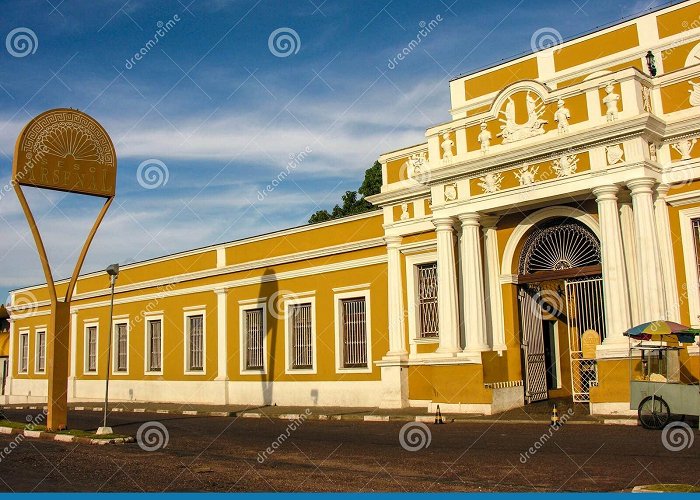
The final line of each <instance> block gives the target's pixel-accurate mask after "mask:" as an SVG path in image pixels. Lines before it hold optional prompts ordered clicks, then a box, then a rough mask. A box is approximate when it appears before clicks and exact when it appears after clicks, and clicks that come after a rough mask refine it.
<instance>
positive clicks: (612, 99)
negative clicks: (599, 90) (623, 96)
mask: <svg viewBox="0 0 700 500" xmlns="http://www.w3.org/2000/svg"><path fill="white" fill-rule="evenodd" d="M614 90H615V87H614V86H613V82H609V83H608V84H607V85H606V86H605V94H606V95H605V97H603V104H605V107H606V110H607V111H606V112H605V116H606V117H607V119H608V121H609V122H612V121H615V120H617V113H618V110H617V103H618V101H619V100H620V96H619V95H618V94H616V93H615V92H614Z"/></svg>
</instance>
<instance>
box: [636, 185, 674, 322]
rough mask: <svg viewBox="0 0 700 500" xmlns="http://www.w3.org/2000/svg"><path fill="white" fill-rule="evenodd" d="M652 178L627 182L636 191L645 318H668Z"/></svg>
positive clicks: (640, 287) (638, 256)
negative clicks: (655, 219) (655, 218)
mask: <svg viewBox="0 0 700 500" xmlns="http://www.w3.org/2000/svg"><path fill="white" fill-rule="evenodd" d="M655 183H656V181H655V180H654V179H651V178H641V179H634V180H632V181H629V182H628V183H627V186H628V187H629V188H630V191H631V192H632V206H633V208H634V226H635V227H634V229H635V234H636V237H637V252H638V255H637V276H638V277H639V278H640V279H639V290H638V293H639V305H640V313H641V318H640V319H641V320H642V321H653V320H657V319H666V310H665V309H666V308H665V304H664V303H665V298H664V283H663V279H664V277H663V274H662V272H661V256H660V254H659V240H658V237H657V232H656V224H655V222H654V201H653V198H652V187H653V186H654V184H655Z"/></svg>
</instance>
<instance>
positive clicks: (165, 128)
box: [0, 0, 658, 297]
mask: <svg viewBox="0 0 700 500" xmlns="http://www.w3.org/2000/svg"><path fill="white" fill-rule="evenodd" d="M657 4H658V2H652V1H651V0H644V1H621V0H618V1H609V2H598V1H593V0H575V1H574V0H560V1H547V2H542V1H535V0H527V1H500V0H498V1H492V2H473V1H468V0H456V1H455V0H443V1H439V0H438V1H430V2H426V1H424V0H402V1H399V0H394V1H391V2H389V3H386V1H385V0H382V1H378V2H375V1H360V0H358V1H352V2H341V1H333V0H325V1H324V0H291V1H268V0H262V1H225V0H194V1H192V0H179V1H178V0H176V1H145V0H129V1H128V2H126V3H125V2H124V0H117V1H110V0H105V1H99V2H94V1H71V0H22V1H12V2H8V1H3V2H2V17H0V35H2V38H1V39H0V41H4V42H5V43H4V44H3V45H0V186H7V185H8V184H9V180H10V175H9V174H10V169H11V165H12V153H13V148H14V142H15V140H16V138H17V135H18V133H19V131H20V130H21V128H22V126H23V125H24V124H25V123H26V122H27V121H29V120H30V119H31V118H32V117H33V116H35V115H36V114H38V113H40V112H42V111H45V110H46V109H50V108H55V107H73V108H77V109H80V110H82V111H85V112H87V113H88V114H90V115H92V116H93V117H94V118H96V119H97V120H98V121H99V122H101V123H102V124H103V125H104V126H105V128H106V129H107V131H108V132H109V133H110V135H111V137H112V139H113V141H114V143H115V146H116V149H117V155H118V160H119V170H118V184H117V198H116V201H115V204H114V205H113V207H112V208H111V210H110V212H109V214H108V215H107V218H106V219H105V221H104V223H103V225H102V226H101V228H100V230H99V232H98V235H97V237H96V238H95V240H94V242H93V246H92V248H91V250H90V253H89V255H88V258H87V260H86V262H85V266H84V267H83V271H84V272H88V271H94V270H98V269H102V268H104V267H105V266H106V265H107V264H109V263H111V262H119V263H122V264H124V263H128V262H134V261H140V260H144V259H147V258H151V257H155V256H159V255H163V254H167V253H172V252H176V251H181V250H187V249H190V248H195V247H200V246H204V245H209V244H214V243H219V242H224V241H230V240H234V239H238V238H242V237H245V236H251V235H255V234H260V233H264V232H269V231H274V230H277V229H282V228H286V227H290V226H296V225H300V224H304V223H305V222H306V221H307V219H308V217H309V215H310V214H311V213H312V212H313V211H315V210H317V209H320V208H331V207H332V206H333V205H334V204H335V203H336V202H337V201H338V200H339V199H340V196H341V194H342V193H343V192H345V191H346V190H350V189H356V188H357V187H358V186H359V184H360V182H361V180H362V176H363V172H364V170H365V169H366V168H368V167H369V166H371V165H372V163H373V162H374V160H375V159H376V158H377V157H378V155H379V154H380V153H382V152H384V151H390V150H392V149H397V148H400V147H403V146H407V145H411V144H415V143H418V142H421V141H422V140H424V132H425V129H426V128H427V127H428V126H430V125H431V124H434V123H439V122H444V121H446V120H448V119H449V113H448V110H449V107H450V103H449V89H448V81H449V79H450V78H451V77H454V76H456V75H458V74H460V73H465V72H469V71H472V70H475V69H478V68H480V67H483V66H487V65H491V64H494V63H497V62H498V61H499V60H501V59H504V58H509V57H512V56H514V55H517V54H519V53H523V52H529V51H530V50H531V37H532V35H533V33H535V32H536V31H537V30H538V29H540V28H553V29H555V30H557V31H558V32H559V33H561V35H562V36H563V37H564V38H565V39H566V38H570V37H572V36H574V35H576V34H579V33H581V32H584V31H590V30H592V29H594V28H596V27H597V26H600V25H603V24H606V23H611V22H614V21H616V20H619V19H620V18H623V17H625V16H630V15H635V14H638V13H641V12H643V11H644V10H646V9H649V8H651V7H655V6H657ZM437 16H440V19H442V20H441V21H439V23H438V26H437V27H436V28H435V29H434V30H433V31H432V32H431V33H430V34H429V35H428V36H427V38H426V39H425V40H424V41H423V42H422V43H421V44H420V45H419V47H418V48H417V49H416V50H414V51H413V52H412V53H411V54H410V55H409V56H408V57H407V58H406V59H404V60H403V61H401V62H400V63H399V64H398V65H397V66H396V67H395V68H393V69H389V67H388V66H389V65H388V62H389V59H390V58H393V57H394V56H395V55H396V54H397V53H398V52H400V51H401V50H402V49H403V48H404V47H406V46H407V45H408V43H409V42H410V41H411V40H412V39H414V38H415V37H416V34H417V33H418V30H419V29H420V23H421V22H425V23H427V22H429V21H430V20H433V19H436V18H437ZM169 20H170V21H171V23H170V24H169V26H170V29H169V30H167V33H165V34H164V35H162V36H161V37H159V38H160V39H159V40H158V43H157V44H156V45H155V46H153V47H151V48H149V50H147V53H146V54H145V55H144V56H143V57H142V58H141V60H138V61H136V60H134V62H133V63H130V62H129V61H128V60H129V59H131V58H132V57H133V56H134V54H136V53H137V52H139V51H140V49H142V48H144V47H145V46H146V44H147V42H148V41H149V40H151V39H153V38H154V37H155V35H156V30H158V28H159V26H162V24H159V23H163V24H165V23H167V22H168V21H169ZM17 28H28V29H29V30H31V32H32V33H33V34H34V36H35V40H36V43H34V40H31V39H30V40H29V43H30V49H32V50H33V49H35V50H34V51H32V50H30V51H29V53H27V54H26V55H25V56H24V57H15V56H13V54H12V53H11V52H12V51H15V52H17V51H20V52H21V51H22V50H25V51H26V48H25V47H22V46H19V48H18V47H16V46H15V47H13V46H12V45H10V49H8V48H7V44H8V41H11V40H8V38H9V35H10V34H11V32H12V31H13V30H15V29H17ZM280 28H284V30H283V32H282V35H284V34H285V32H286V33H291V36H292V38H289V39H288V40H289V41H291V43H292V48H293V49H294V50H292V52H291V53H290V54H289V55H287V56H286V57H277V56H276V55H275V54H274V53H273V52H274V51H275V50H276V51H279V50H282V51H284V50H285V46H284V45H281V46H278V47H275V46H274V45H273V49H272V50H271V48H270V46H269V39H270V35H271V33H273V32H274V31H275V30H278V29H280ZM291 30H293V32H292V31H291ZM161 33H163V29H162V28H161ZM15 36H16V35H15ZM284 41H285V40H284V38H282V39H280V42H284ZM302 151H307V152H308V154H306V156H305V157H304V159H303V161H302V162H301V163H300V164H299V165H298V166H297V167H296V168H294V169H292V172H291V174H290V175H289V176H288V177H287V178H286V180H285V181H284V182H282V183H281V184H280V185H279V186H277V187H276V188H275V189H274V191H272V192H271V193H268V194H267V196H265V197H264V198H263V199H262V200H260V199H259V198H260V196H259V195H258V191H261V190H263V189H264V188H265V186H266V185H268V184H269V183H270V182H271V181H272V179H273V178H275V177H276V176H277V175H278V174H279V172H281V171H282V170H285V169H286V168H287V167H286V165H287V162H288V161H289V160H290V157H291V156H296V155H298V154H299V153H300V152H302ZM148 160H157V161H158V162H160V163H158V162H153V161H151V162H150V163H146V164H144V165H145V166H144V167H142V169H141V173H142V174H143V172H144V169H147V168H149V167H151V166H154V165H155V168H156V169H160V171H161V172H167V182H163V180H164V179H165V176H163V177H160V178H159V177H157V176H156V177H154V178H153V180H154V181H155V184H158V186H157V187H155V188H152V189H147V188H145V187H144V186H143V184H146V185H147V182H146V181H144V179H143V175H142V178H141V182H139V176H138V172H139V165H141V164H142V163H143V162H148ZM145 171H147V170H145ZM152 173H156V172H155V170H154V171H153V172H152ZM159 180H160V182H159ZM149 187H152V186H149ZM29 198H30V204H32V207H33V209H34V210H35V213H36V214H37V216H38V218H39V219H40V222H39V225H40V228H41V230H42V232H43V235H44V239H45V243H46V245H47V246H48V248H49V257H50V260H51V263H52V266H53V268H54V275H55V277H56V278H62V277H65V276H67V275H68V274H70V271H71V269H72V266H73V263H74V261H75V259H76V256H77V252H78V250H79V247H80V245H81V244H82V240H83V238H84V235H85V234H86V233H87V231H88V229H89V227H90V225H91V223H92V219H93V218H94V216H95V215H96V213H97V210H98V208H99V205H100V203H101V201H100V200H99V199H91V198H87V197H82V196H79V195H66V194H63V193H57V192H49V191H41V192H40V191H36V190H35V191H34V192H32V193H30V196H29ZM0 231H1V235H2V236H0V264H1V265H0V295H1V296H2V297H5V296H6V295H7V292H8V290H10V289H13V288H17V287H20V286H26V285H31V284H36V283H39V282H42V281H43V275H42V273H41V268H40V265H39V260H38V257H37V256H36V250H35V248H34V244H33V241H32V239H31V235H30V233H29V230H28V227H27V224H26V221H25V220H24V217H23V215H22V213H21V211H20V208H19V204H18V202H17V200H16V197H15V195H14V193H12V192H10V193H4V192H3V194H2V197H1V198H0Z"/></svg>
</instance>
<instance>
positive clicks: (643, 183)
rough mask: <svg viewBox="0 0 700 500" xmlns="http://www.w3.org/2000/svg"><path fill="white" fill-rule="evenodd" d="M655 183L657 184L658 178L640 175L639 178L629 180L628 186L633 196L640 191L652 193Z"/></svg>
mask: <svg viewBox="0 0 700 500" xmlns="http://www.w3.org/2000/svg"><path fill="white" fill-rule="evenodd" d="M654 184H656V179H653V178H651V177H640V178H639V179H632V180H631V181H627V187H628V188H629V189H630V191H631V192H632V196H634V195H635V194H640V193H651V189H652V188H653V187H654Z"/></svg>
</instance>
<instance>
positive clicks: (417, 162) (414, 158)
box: [408, 151, 428, 177]
mask: <svg viewBox="0 0 700 500" xmlns="http://www.w3.org/2000/svg"><path fill="white" fill-rule="evenodd" d="M427 162H428V159H427V158H426V156H425V151H421V152H420V153H413V154H412V155H411V156H409V158H408V165H409V167H410V170H409V175H410V176H411V177H420V175H421V174H422V173H423V168H424V167H425V164H426V163H427Z"/></svg>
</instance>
